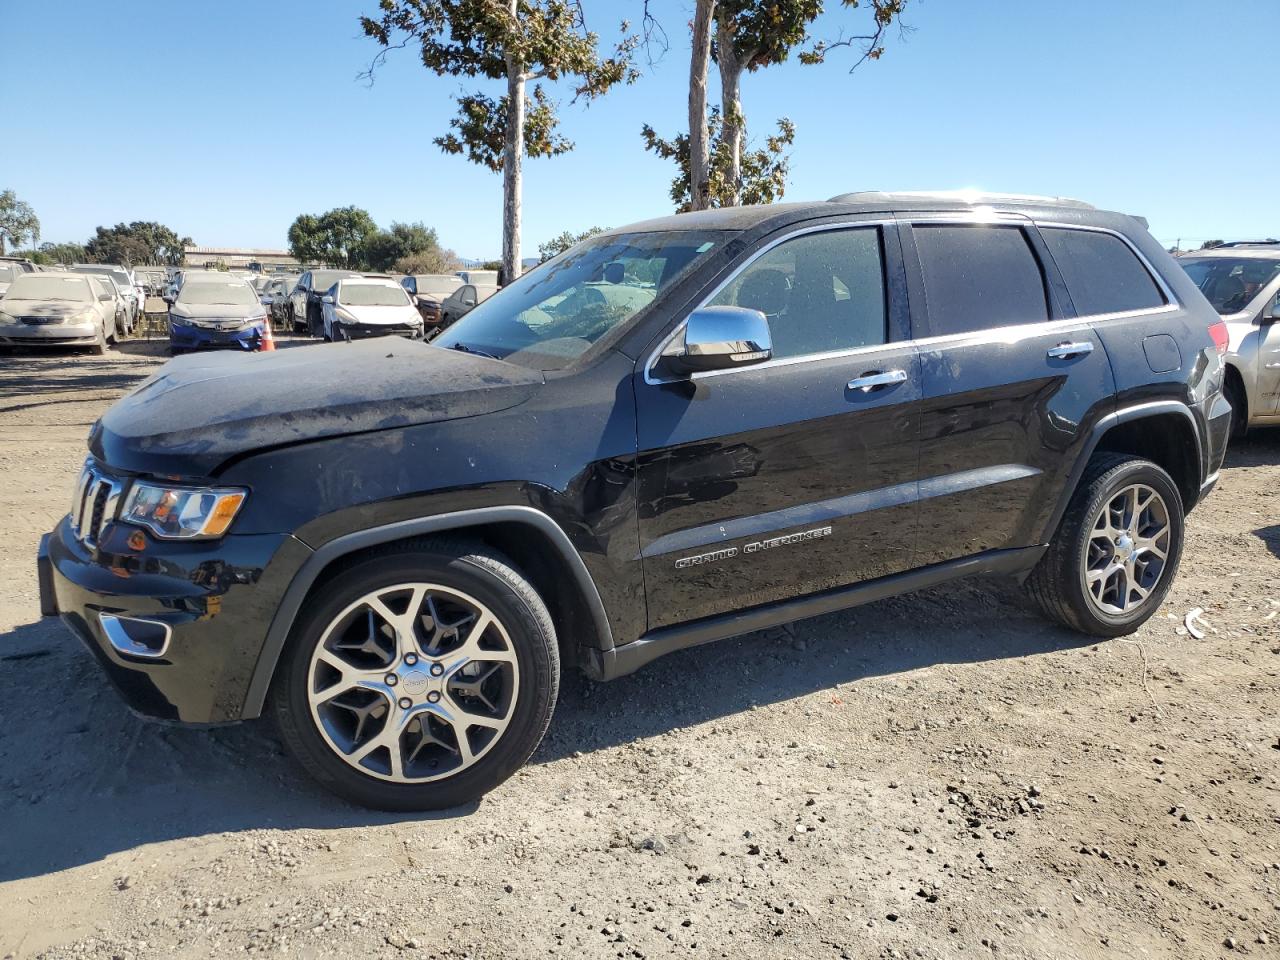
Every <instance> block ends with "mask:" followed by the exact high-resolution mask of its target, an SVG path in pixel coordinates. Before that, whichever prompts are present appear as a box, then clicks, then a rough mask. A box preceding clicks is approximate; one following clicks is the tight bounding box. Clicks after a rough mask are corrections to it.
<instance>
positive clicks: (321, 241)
mask: <svg viewBox="0 0 1280 960" xmlns="http://www.w3.org/2000/svg"><path fill="white" fill-rule="evenodd" d="M377 229H378V225H377V224H376V223H374V222H373V217H371V216H369V213H368V211H366V210H361V209H360V208H359V207H337V208H335V209H333V210H330V211H328V212H326V213H322V214H320V216H318V217H317V216H313V215H312V214H309V213H303V214H300V215H299V216H298V217H297V218H296V219H295V220H294V221H293V223H292V224H291V225H290V227H289V252H290V253H292V254H293V255H294V257H296V258H297V259H298V260H299V261H300V262H302V263H323V264H326V265H327V266H330V267H341V268H344V269H347V270H353V269H355V268H357V267H359V266H361V265H362V258H363V251H364V247H365V244H366V242H367V241H368V240H369V237H370V235H371V234H373V233H375V232H376V231H377Z"/></svg>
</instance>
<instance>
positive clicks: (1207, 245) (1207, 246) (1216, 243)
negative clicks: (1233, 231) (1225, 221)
mask: <svg viewBox="0 0 1280 960" xmlns="http://www.w3.org/2000/svg"><path fill="white" fill-rule="evenodd" d="M1223 243H1224V241H1222V240H1206V241H1205V242H1204V243H1202V244H1200V249H1201V250H1212V249H1213V248H1214V247H1220V246H1222V245H1223Z"/></svg>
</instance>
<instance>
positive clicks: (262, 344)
mask: <svg viewBox="0 0 1280 960" xmlns="http://www.w3.org/2000/svg"><path fill="white" fill-rule="evenodd" d="M275 348H276V341H275V337H273V336H272V335H271V321H270V320H268V321H267V325H266V327H265V328H264V329H263V331H262V339H261V340H259V341H258V349H259V350H260V351H265V350H274V349H275Z"/></svg>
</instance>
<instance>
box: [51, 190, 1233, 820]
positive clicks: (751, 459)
mask: <svg viewBox="0 0 1280 960" xmlns="http://www.w3.org/2000/svg"><path fill="white" fill-rule="evenodd" d="M1225 346H1226V337H1225V331H1224V329H1223V323H1222V321H1221V320H1220V318H1219V317H1218V315H1217V314H1216V313H1215V312H1214V310H1213V309H1212V308H1211V307H1210V305H1209V304H1208V303H1207V302H1206V301H1205V298H1204V297H1203V295H1202V294H1201V293H1200V291H1199V290H1198V289H1197V288H1196V286H1195V284H1194V283H1192V282H1191V280H1190V279H1189V278H1188V277H1187V275H1186V274H1185V273H1184V272H1183V271H1182V270H1181V269H1179V268H1178V267H1177V265H1176V264H1175V263H1174V262H1173V261H1172V260H1171V259H1170V257H1169V256H1168V255H1167V254H1166V253H1165V251H1164V250H1163V249H1162V248H1161V246H1160V245H1159V244H1158V243H1156V242H1155V241H1154V240H1153V239H1152V238H1151V236H1150V235H1149V234H1148V233H1147V231H1146V229H1145V228H1144V226H1143V225H1142V224H1141V223H1140V222H1139V221H1138V220H1136V219H1134V218H1132V217H1129V216H1124V215H1121V214H1116V213H1103V212H1100V211H1097V210H1094V209H1093V208H1092V207H1090V206H1088V205H1086V204H1082V203H1079V202H1074V201H1060V200H1050V199H1045V198H1029V197H995V196H990V197H953V196H945V195H925V196H919V195H886V194H852V195H845V196H841V197H838V198H836V199H835V200H833V201H830V202H827V203H799V204H786V205H782V204H780V205H776V206H761V207H746V208H739V209H726V210H716V211H710V212H702V213H692V214H685V215H680V216H673V217H667V218H664V219H659V220H654V221H651V222H647V223H642V224H638V225H635V226H631V227H627V228H624V229H620V230H613V231H610V232H608V233H605V234H602V235H599V236H596V237H593V238H591V239H589V240H587V241H585V242H583V243H581V244H579V245H578V246H576V247H574V248H573V249H571V250H569V251H567V252H565V253H564V254H562V255H560V256H559V257H557V258H555V259H554V260H551V261H549V262H548V263H546V264H543V265H542V266H540V267H538V268H537V269H535V270H533V271H532V272H531V273H528V274H526V275H525V276H524V277H522V278H520V279H519V280H518V281H516V282H515V283H513V284H511V285H510V286H509V287H507V288H506V289H504V290H503V291H502V292H500V293H499V294H497V295H496V296H494V297H492V298H491V299H490V300H488V301H486V302H485V303H483V304H481V305H480V306H478V307H476V308H475V309H474V310H473V311H472V312H470V313H469V314H468V315H467V316H466V317H464V318H463V319H462V320H460V321H459V322H458V323H457V324H455V325H454V326H453V327H451V328H450V329H448V330H447V331H445V333H444V334H443V335H442V336H441V337H440V338H439V339H438V340H437V341H436V342H435V343H433V344H430V345H428V344H424V343H420V342H397V343H395V344H393V345H388V343H387V342H386V341H368V342H363V343H356V344H334V345H329V346H315V347H308V348H306V349H299V350H291V351H284V352H280V353H277V354H274V355H272V354H266V355H257V356H251V357H236V358H234V359H231V358H226V357H221V356H209V357H204V356H202V357H187V358H182V359H180V360H174V361H172V362H170V363H169V364H167V365H166V366H165V367H163V368H162V369H161V370H160V371H159V372H158V373H157V374H156V375H155V376H153V377H152V378H151V379H150V380H148V381H146V382H145V383H143V384H142V385H141V386H139V387H138V388H137V389H136V390H135V391H134V392H133V393H132V394H130V395H129V396H127V397H125V398H124V399H122V400H121V401H120V402H118V403H117V404H116V405H115V406H114V407H112V408H111V409H110V410H109V411H108V412H107V413H106V414H105V415H104V416H103V418H102V420H101V421H100V422H99V423H98V424H97V425H96V426H95V427H94V428H93V430H92V433H91V436H90V439H89V459H88V461H87V463H86V465H85V468H84V472H83V475H82V476H81V478H80V481H79V483H78V484H77V486H76V489H75V495H74V499H73V503H72V509H71V514H70V515H69V516H68V517H66V518H65V519H64V520H63V521H62V522H61V523H59V524H58V526H57V528H56V529H55V530H54V531H53V532H52V533H50V534H48V535H47V536H46V538H45V539H44V541H43V542H42V545H41V555H40V564H39V566H40V571H41V581H42V591H41V594H42V602H43V605H44V608H45V610H46V611H48V612H55V611H56V612H59V613H61V615H62V617H63V618H64V620H65V621H66V622H67V623H68V624H69V625H70V627H71V628H72V630H73V631H74V632H75V633H76V634H78V635H79V636H80V638H81V639H82V640H83V641H84V642H85V643H86V644H87V645H88V646H89V648H90V649H91V650H92V651H93V652H94V653H95V654H96V655H97V657H98V659H99V660H100V661H101V663H102V665H103V667H104V668H105V670H106V673H107V675H108V676H109V677H110V678H111V679H112V680H113V681H114V683H115V685H116V687H117V688H118V689H119V691H120V693H121V694H122V695H123V696H124V698H125V699H126V700H127V701H128V702H129V704H130V705H131V706H132V707H133V708H134V709H135V710H136V711H137V712H139V713H141V714H145V715H149V716H152V717H158V718H163V719H168V720H175V721H183V722H188V723H206V724H207V723H225V722H230V721H238V720H246V719H251V718H255V717H258V716H260V715H262V714H263V713H270V714H272V715H273V716H274V717H275V719H276V720H277V721H278V723H279V726H280V729H281V731H282V733H283V738H284V741H285V743H286V744H287V745H288V747H289V748H290V750H291V751H292V752H293V753H294V754H295V755H296V756H297V757H298V759H299V760H300V761H301V762H302V764H303V766H304V767H306V768H307V769H308V770H309V771H310V772H311V773H312V774H313V775H314V776H315V777H316V778H317V779H318V780H319V781H320V782H322V783H323V784H325V785H326V786H327V787H329V788H330V789H332V790H334V791H336V792H338V793H340V794H342V795H343V796H346V797H348V798H351V799H353V800H355V801H357V802H359V803H364V804H369V805H372V806H378V807H384V808H395V809H422V808H435V807H443V806H450V805H455V804H458V803H460V802H463V801H465V800H468V799H470V798H474V797H476V796H478V795H480V794H483V793H484V792H485V791H487V790H489V789H491V788H493V787H494V786H496V785H497V784H499V783H501V782H502V781H503V780H504V779H506V778H507V777H509V776H510V775H511V774H512V772H513V771H515V770H516V769H517V768H518V767H520V766H521V764H523V763H524V762H525V761H526V760H527V759H528V757H529V756H530V754H531V753H532V752H533V750H534V748H535V747H536V746H537V744H538V742H539V740H540V739H541V738H542V735H543V733H544V731H545V730H546V728H547V724H548V722H549V721H550V719H551V713H552V709H553V708H554V706H555V702H556V694H557V688H558V684H559V678H560V673H561V670H562V668H567V667H570V666H576V667H580V668H582V669H584V670H586V672H587V673H588V674H590V675H591V676H593V677H596V678H601V679H608V678H612V677H617V676H619V675H622V674H626V673H629V672H630V671H633V670H636V669H637V668H639V667H641V666H643V665H644V664H646V663H648V662H649V661H651V660H653V659H654V658H655V657H657V656H660V655H662V654H664V653H668V652H670V651H673V650H677V649H680V648H683V647H688V646H692V645H695V644H700V643H705V642H707V641H711V640H716V639H719V638H722V637H727V636H731V635H735V634H741V633H745V632H747V631H752V630H756V629H759V628H763V627H768V626H771V625H775V624H779V623H783V622H786V621H791V620H795V619H797V618H801V617H808V616H812V615H815V614H821V613H826V612H828V611H832V610H836V609H840V608H843V607H848V606H851V605H854V604H858V603H863V602H866V601H869V600H873V599H876V598H880V597H885V596H889V595H891V594H900V593H903V592H905V591H910V590H915V589H918V588H921V587H926V586H930V585H933V584H937V583H941V582H943V581H946V580H951V579H954V578H956V577H961V576H965V575H969V574H976V573H986V574H1005V575H1009V576H1012V577H1015V578H1018V579H1020V580H1022V581H1024V582H1025V583H1026V585H1027V586H1028V588H1029V589H1030V592H1031V594H1032V596H1033V597H1034V598H1035V599H1036V600H1038V601H1039V603H1040V605H1041V606H1042V607H1043V609H1044V611H1045V612H1046V613H1047V614H1048V615H1049V616H1050V617H1051V618H1053V619H1054V620H1057V621H1058V622H1060V623H1062V624H1065V625H1066V626H1068V627H1070V628H1072V629H1074V630H1078V631H1082V632H1084V633H1086V634H1091V635H1094V636H1099V637H1108V636H1116V635H1120V634H1125V633H1129V632H1131V631H1133V630H1135V629H1136V628H1137V627H1138V626H1139V625H1140V624H1141V623H1142V622H1143V621H1145V620H1146V619H1147V618H1148V617H1150V616H1151V615H1152V614H1153V613H1154V612H1155V611H1156V609H1157V608H1158V607H1159V605H1160V603H1161V600H1162V599H1163V597H1164V596H1165V594H1166V592H1167V591H1168V590H1169V586H1170V583H1171V581H1172V579H1173V577H1174V574H1175V572H1176V570H1177V566H1178V560H1179V557H1180V555H1181V551H1182V542H1183V518H1184V516H1185V515H1186V512H1187V511H1188V510H1190V509H1191V508H1193V507H1194V506H1195V505H1196V503H1197V502H1198V501H1199V500H1200V499H1201V498H1202V497H1203V496H1205V494H1206V493H1207V491H1208V490H1209V489H1210V488H1211V487H1212V486H1213V484H1214V482H1215V479H1216V477H1217V472H1218V467H1219V464H1220V462H1221V460H1222V456H1223V450H1224V444H1225V439H1226V434H1227V430H1228V425H1229V422H1230V407H1229V406H1228V404H1227V402H1226V401H1225V400H1224V399H1223V395H1222V381H1223V365H1222V359H1221V353H1222V351H1223V349H1224V348H1225Z"/></svg>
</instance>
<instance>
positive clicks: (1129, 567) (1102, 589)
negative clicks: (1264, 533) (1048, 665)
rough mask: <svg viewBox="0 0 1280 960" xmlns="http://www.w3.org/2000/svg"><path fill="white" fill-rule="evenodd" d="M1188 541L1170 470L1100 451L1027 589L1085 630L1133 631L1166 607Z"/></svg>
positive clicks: (1059, 617)
mask: <svg viewBox="0 0 1280 960" xmlns="http://www.w3.org/2000/svg"><path fill="white" fill-rule="evenodd" d="M1130 491H1135V492H1136V493H1135V495H1136V500H1133V499H1129V496H1130ZM1148 494H1154V495H1155V499H1147V497H1148ZM1144 499H1145V502H1146V507H1145V509H1139V510H1138V511H1136V513H1137V516H1136V517H1134V516H1133V514H1134V511H1132V509H1131V507H1132V505H1133V504H1134V503H1137V504H1138V505H1139V507H1141V506H1142V504H1143V502H1144ZM1117 507H1118V508H1119V510H1117V509H1116V508H1117ZM1104 510H1107V511H1108V512H1107V514H1106V515H1105V516H1104ZM1125 511H1128V512H1125ZM1131 517H1132V519H1130V518H1131ZM1103 524H1105V525H1106V526H1105V528H1104V526H1102V525H1103ZM1161 527H1162V529H1161ZM1140 535H1141V536H1140ZM1148 535H1151V536H1149V537H1148ZM1182 539H1183V513H1182V496H1181V494H1180V493H1179V492H1178V488H1177V486H1176V485H1175V484H1174V482H1173V479H1172V478H1171V477H1170V476H1169V474H1168V473H1166V472H1165V471H1164V470H1163V469H1161V468H1160V467H1159V466H1157V465H1156V464H1154V463H1152V462H1151V461H1150V460H1144V459H1142V458H1141V457H1135V456H1130V455H1127V454H1116V453H1100V454H1095V455H1094V457H1093V458H1092V459H1091V460H1090V461H1089V464H1088V466H1087V467H1086V468H1085V472H1084V476H1083V477H1081V479H1080V484H1079V486H1078V487H1077V488H1076V491H1075V493H1074V494H1073V495H1072V497H1071V502H1070V503H1069V504H1068V506H1067V511H1066V513H1065V514H1064V515H1063V517H1062V522H1061V524H1059V526H1058V530H1057V533H1056V534H1055V535H1054V537H1053V540H1051V541H1050V543H1049V549H1048V550H1047V551H1046V552H1045V554H1044V556H1043V557H1041V558H1040V562H1039V563H1038V564H1036V567H1035V569H1034V570H1032V572H1031V576H1030V577H1028V579H1027V582H1026V588H1027V591H1028V592H1029V593H1030V594H1031V596H1032V598H1033V599H1035V601H1036V602H1037V603H1038V604H1039V606H1040V609H1041V610H1042V611H1044V613H1045V615H1046V616H1048V617H1049V618H1050V619H1052V620H1056V621H1057V622H1058V623H1061V624H1062V625H1063V626H1065V627H1069V628H1070V629H1072V630H1075V631H1078V632H1079V633H1084V634H1088V635H1089V636H1094V637H1119V636H1123V635H1125V634H1129V633H1133V632H1134V631H1135V630H1137V629H1138V627H1140V626H1142V624H1143V623H1145V622H1146V621H1147V620H1148V619H1149V618H1150V617H1151V616H1152V614H1154V613H1155V612H1156V611H1157V610H1158V609H1160V604H1161V603H1162V602H1164V598H1165V595H1166V594H1167V593H1168V592H1169V587H1170V586H1171V585H1172V583H1173V579H1174V577H1175V576H1176V575H1177V572H1178V561H1179V560H1180V559H1181V557H1182ZM1122 541H1124V542H1122ZM1147 543H1150V546H1149V547H1148V546H1145V544H1147ZM1161 550H1163V552H1164V554H1165V556H1164V557H1163V558H1162V559H1161V558H1159V557H1158V553H1159V552H1160V551H1161ZM1126 557H1132V558H1133V559H1132V560H1126ZM1122 568H1123V569H1122ZM1108 570H1111V571H1114V572H1113V573H1111V574H1110V575H1107V571H1108ZM1091 572H1092V573H1093V575H1094V577H1095V578H1096V579H1094V580H1090V579H1089V578H1090V573H1091Z"/></svg>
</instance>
